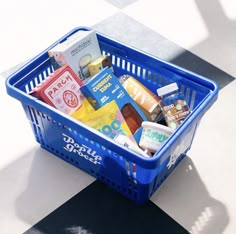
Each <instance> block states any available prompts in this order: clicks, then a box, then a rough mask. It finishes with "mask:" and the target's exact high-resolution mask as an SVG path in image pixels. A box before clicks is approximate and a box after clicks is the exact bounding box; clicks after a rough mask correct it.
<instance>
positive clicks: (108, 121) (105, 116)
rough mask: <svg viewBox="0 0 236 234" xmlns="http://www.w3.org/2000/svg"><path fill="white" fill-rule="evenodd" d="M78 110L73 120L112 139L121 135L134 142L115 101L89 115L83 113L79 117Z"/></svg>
mask: <svg viewBox="0 0 236 234" xmlns="http://www.w3.org/2000/svg"><path fill="white" fill-rule="evenodd" d="M80 109H81V108H80ZM80 109H79V110H78V111H77V114H76V113H74V115H73V117H74V118H76V119H79V120H80V121H82V122H84V123H85V124H87V125H89V126H90V127H92V128H95V129H96V130H98V131H99V132H101V133H103V134H105V135H106V136H108V137H110V138H112V139H113V138H114V137H115V136H116V135H117V134H123V135H125V136H127V137H129V138H130V139H131V140H133V141H135V140H134V138H133V136H132V133H131V131H130V130H129V127H128V125H127V123H126V122H125V119H124V117H123V115H122V114H121V112H120V110H119V107H118V106H117V104H116V101H114V100H113V101H111V102H109V103H107V104H106V105H104V106H103V107H100V108H99V109H98V110H96V111H93V112H90V114H84V113H85V111H84V112H83V113H82V114H81V115H80V114H78V112H80Z"/></svg>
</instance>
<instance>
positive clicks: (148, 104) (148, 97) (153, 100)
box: [119, 75, 161, 121]
mask: <svg viewBox="0 0 236 234" xmlns="http://www.w3.org/2000/svg"><path fill="white" fill-rule="evenodd" d="M119 81H120V83H121V84H122V85H123V87H124V88H125V89H126V91H127V92H128V94H129V95H130V96H131V98H132V99H133V100H134V101H135V102H136V103H137V104H138V106H139V107H140V108H141V110H142V111H143V113H144V114H145V115H146V117H147V118H148V119H149V121H156V119H157V117H158V116H159V114H160V112H161V108H160V104H159V103H160V99H159V98H158V97H157V95H155V94H154V93H153V92H151V91H150V90H149V89H148V88H146V87H145V86H144V85H143V84H141V83H140V82H139V81H137V80H136V79H135V78H134V77H132V76H130V75H123V76H120V77H119Z"/></svg>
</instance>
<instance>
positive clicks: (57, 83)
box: [31, 65, 83, 114]
mask: <svg viewBox="0 0 236 234" xmlns="http://www.w3.org/2000/svg"><path fill="white" fill-rule="evenodd" d="M82 85H83V83H82V82H81V81H80V79H79V78H78V76H77V75H76V74H75V73H74V72H73V71H72V69H71V68H70V67H69V66H68V65H64V66H63V67H61V68H60V69H58V70H56V71H55V72H54V73H52V74H51V75H50V76H49V77H48V78H47V79H46V80H44V81H43V82H42V83H41V84H40V85H39V86H37V87H36V88H35V89H33V90H32V92H31V94H32V95H33V96H35V97H37V98H39V99H41V100H43V101H44V102H46V103H48V104H49V105H51V106H53V107H55V108H57V109H58V110H60V111H62V112H64V113H66V114H71V113H73V112H74V111H75V110H77V109H78V108H79V107H80V106H81V105H82V100H83V94H82V93H81V91H80V87H81V86H82Z"/></svg>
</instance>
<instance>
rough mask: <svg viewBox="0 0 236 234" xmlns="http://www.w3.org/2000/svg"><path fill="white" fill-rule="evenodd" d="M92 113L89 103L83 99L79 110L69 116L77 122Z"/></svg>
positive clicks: (93, 110)
mask: <svg viewBox="0 0 236 234" xmlns="http://www.w3.org/2000/svg"><path fill="white" fill-rule="evenodd" d="M93 112H95V109H94V108H93V106H92V105H91V104H90V103H89V101H88V100H87V98H84V99H83V102H82V105H81V106H80V108H79V109H78V110H76V111H75V112H73V113H72V114H71V115H70V116H71V117H73V118H75V119H77V120H81V121H82V119H83V118H86V116H87V115H90V114H91V113H93Z"/></svg>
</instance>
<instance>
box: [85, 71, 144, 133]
mask: <svg viewBox="0 0 236 234" xmlns="http://www.w3.org/2000/svg"><path fill="white" fill-rule="evenodd" d="M81 91H82V93H83V95H84V96H85V97H86V98H87V99H88V101H89V102H90V103H91V105H92V106H93V107H94V108H95V109H96V110H97V109H99V108H100V107H102V106H104V105H105V104H106V103H109V102H111V101H112V100H115V101H116V103H117V105H118V107H119V109H120V111H121V113H122V115H123V116H124V118H125V120H126V122H127V124H128V126H129V127H130V130H131V132H132V134H133V133H134V132H135V131H136V130H137V128H139V127H140V126H141V124H142V121H145V120H147V117H146V116H145V115H144V113H143V112H142V111H141V109H140V108H139V106H138V105H137V104H136V103H135V102H134V101H133V99H132V98H131V97H130V96H129V94H128V93H127V91H126V90H125V89H124V87H123V86H122V84H120V82H119V80H118V78H117V77H116V76H115V75H114V74H113V73H112V71H111V69H110V68H108V67H106V68H104V69H103V70H102V71H101V72H100V73H98V74H97V75H95V76H94V77H93V78H91V79H90V80H88V81H87V83H85V84H84V85H83V86H82V87H81Z"/></svg>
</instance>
